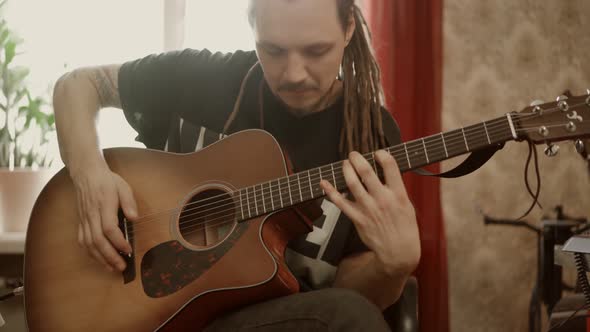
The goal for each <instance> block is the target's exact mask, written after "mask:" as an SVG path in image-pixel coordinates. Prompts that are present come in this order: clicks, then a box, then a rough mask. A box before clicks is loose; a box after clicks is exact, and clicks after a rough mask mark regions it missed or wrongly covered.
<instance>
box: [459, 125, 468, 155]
mask: <svg viewBox="0 0 590 332" xmlns="http://www.w3.org/2000/svg"><path fill="white" fill-rule="evenodd" d="M461 132H462V133H463V139H464V140H465V147H466V148H467V151H469V145H467V137H465V129H464V128H461Z"/></svg>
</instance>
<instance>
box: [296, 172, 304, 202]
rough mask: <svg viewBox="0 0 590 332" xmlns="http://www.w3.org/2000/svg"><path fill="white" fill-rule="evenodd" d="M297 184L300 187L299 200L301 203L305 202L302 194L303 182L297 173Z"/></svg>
mask: <svg viewBox="0 0 590 332" xmlns="http://www.w3.org/2000/svg"><path fill="white" fill-rule="evenodd" d="M297 184H298V185H299V198H301V200H300V202H303V192H301V180H300V179H299V173H297Z"/></svg>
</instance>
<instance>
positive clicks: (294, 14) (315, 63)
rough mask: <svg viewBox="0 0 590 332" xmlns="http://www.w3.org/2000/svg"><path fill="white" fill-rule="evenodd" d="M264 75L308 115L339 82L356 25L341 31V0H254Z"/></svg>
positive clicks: (287, 100) (284, 97) (285, 98)
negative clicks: (338, 78) (339, 15)
mask: <svg viewBox="0 0 590 332" xmlns="http://www.w3.org/2000/svg"><path fill="white" fill-rule="evenodd" d="M253 1H254V3H255V14H254V27H253V28H254V38H255V40H256V51H257V54H258V58H259V60H260V64H261V65H262V69H263V71H264V76H265V78H266V81H267V83H268V85H269V86H270V88H271V90H272V92H273V93H274V94H275V95H276V96H278V97H279V98H280V99H281V100H282V101H283V102H284V103H285V104H286V105H287V106H288V107H290V108H292V109H294V110H296V111H298V112H299V113H309V112H313V111H315V110H317V108H318V107H320V106H321V105H320V104H321V103H322V101H323V100H324V98H323V97H324V96H326V95H327V94H328V92H330V88H331V86H332V84H333V83H334V81H335V79H336V76H337V74H338V70H339V68H340V64H341V62H342V57H343V54H344V48H345V47H346V45H347V44H348V41H349V40H350V37H351V36H352V32H353V31H354V26H352V25H351V27H350V28H349V29H347V31H346V33H345V31H343V29H342V25H341V23H340V20H339V17H338V11H337V4H336V0H290V1H287V0H253Z"/></svg>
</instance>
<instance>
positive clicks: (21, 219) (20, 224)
mask: <svg viewBox="0 0 590 332" xmlns="http://www.w3.org/2000/svg"><path fill="white" fill-rule="evenodd" d="M57 171H58V170H57V169H39V170H32V169H29V168H20V169H15V170H12V171H9V170H8V169H7V168H0V232H25V231H26V230H27V225H28V223H29V217H30V215H31V210H32V209H33V205H34V204H35V200H36V199H37V196H39V193H40V192H41V190H42V189H43V187H44V186H45V184H47V182H48V181H49V179H51V177H52V176H53V175H54V174H55V173H57Z"/></svg>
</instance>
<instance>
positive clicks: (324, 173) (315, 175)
mask: <svg viewBox="0 0 590 332" xmlns="http://www.w3.org/2000/svg"><path fill="white" fill-rule="evenodd" d="M506 130H509V128H508V127H505V128H502V129H501V131H506ZM490 131H491V133H492V134H491V136H494V135H497V134H498V133H499V131H497V130H494V129H492V128H490ZM471 141H472V145H473V139H472V140H471ZM483 142H484V141H480V142H476V144H477V143H479V144H481V143H483ZM445 145H446V146H447V149H448V150H452V149H454V148H455V147H457V146H463V145H464V139H463V137H462V136H461V139H457V140H455V142H450V143H449V144H445ZM385 150H386V151H388V152H390V153H391V151H393V149H389V148H388V149H385ZM389 150H391V151H389ZM402 150H403V149H398V151H397V152H401V151H402ZM421 151H422V155H424V153H423V152H424V150H423V148H421ZM437 152H438V153H437ZM443 152H444V151H443V149H436V150H432V151H430V153H429V156H432V157H435V158H436V157H439V155H440V153H443ZM394 154H395V152H394ZM408 154H410V151H408ZM440 156H441V157H442V155H440ZM396 157H399V156H396ZM368 161H370V162H372V161H373V159H372V157H368ZM336 163H341V161H340V162H336ZM336 163H335V164H336ZM398 163H399V164H400V166H402V167H404V166H409V165H408V163H407V160H405V158H404V159H403V160H401V162H399V161H398ZM329 166H330V165H327V166H322V167H319V168H317V170H318V171H315V172H311V171H312V170H310V172H309V174H311V175H312V176H307V175H304V176H303V177H302V178H301V177H300V178H299V179H297V178H296V177H295V179H292V180H290V181H285V182H284V183H283V182H282V181H281V182H280V184H279V182H277V185H273V184H272V182H275V181H277V180H271V181H268V182H265V183H262V184H257V185H255V186H251V187H247V188H243V189H241V190H242V191H243V190H246V189H248V190H247V194H245V195H244V196H247V198H245V197H244V198H242V202H243V201H245V200H246V201H247V200H249V199H250V196H252V199H253V200H256V201H259V198H258V197H259V196H260V197H263V198H264V196H267V195H269V193H270V196H271V198H270V199H271V200H272V201H274V200H273V199H272V198H273V197H274V196H275V194H277V193H278V194H280V195H284V194H283V192H284V191H285V190H284V189H288V187H289V186H292V187H299V186H300V183H305V184H302V185H301V186H305V187H308V183H309V182H310V181H312V182H314V183H315V182H316V181H317V180H319V179H320V178H329V177H331V174H332V169H331V168H330V167H329ZM326 167H328V168H329V169H327V170H325V169H324V168H326ZM338 167H340V166H337V167H336V168H335V169H334V170H336V169H337V168H338ZM302 173H306V172H305V171H304V172H302ZM301 179H303V181H302V180H301ZM281 180H282V179H281ZM287 182H288V183H287ZM266 183H269V184H270V186H266V187H267V188H265V184H266ZM281 186H282V187H284V188H281V189H279V187H281ZM256 187H260V188H261V189H257V188H256ZM249 188H252V190H249ZM265 189H266V190H265ZM265 191H266V192H265ZM231 193H234V192H231ZM229 194H230V193H225V194H222V195H218V196H213V197H215V198H218V197H220V196H221V197H222V196H227V195H229ZM210 199H211V198H207V199H204V200H201V201H197V203H200V202H202V201H205V200H210ZM237 199H239V197H238V196H237V195H233V196H232V197H231V198H226V199H223V200H217V201H214V202H212V203H209V204H205V205H199V206H197V207H195V208H192V209H185V210H184V212H189V211H192V210H195V209H199V208H201V209H202V208H203V207H206V206H208V205H214V204H215V207H213V208H212V209H219V207H220V206H219V204H220V203H222V202H224V201H225V202H229V204H230V205H232V206H233V205H234V203H235V201H236V200H237ZM264 200H265V201H266V200H267V199H264ZM272 203H273V202H269V205H272ZM242 204H244V202H243V203H242ZM192 205H194V203H189V204H187V205H185V206H192ZM175 210H176V211H178V210H180V209H175ZM206 211H207V210H205V211H203V210H200V211H199V212H206ZM185 216H187V215H185ZM188 216H190V215H188ZM144 223H146V221H142V222H139V223H137V222H134V226H136V225H141V224H144Z"/></svg>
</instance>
